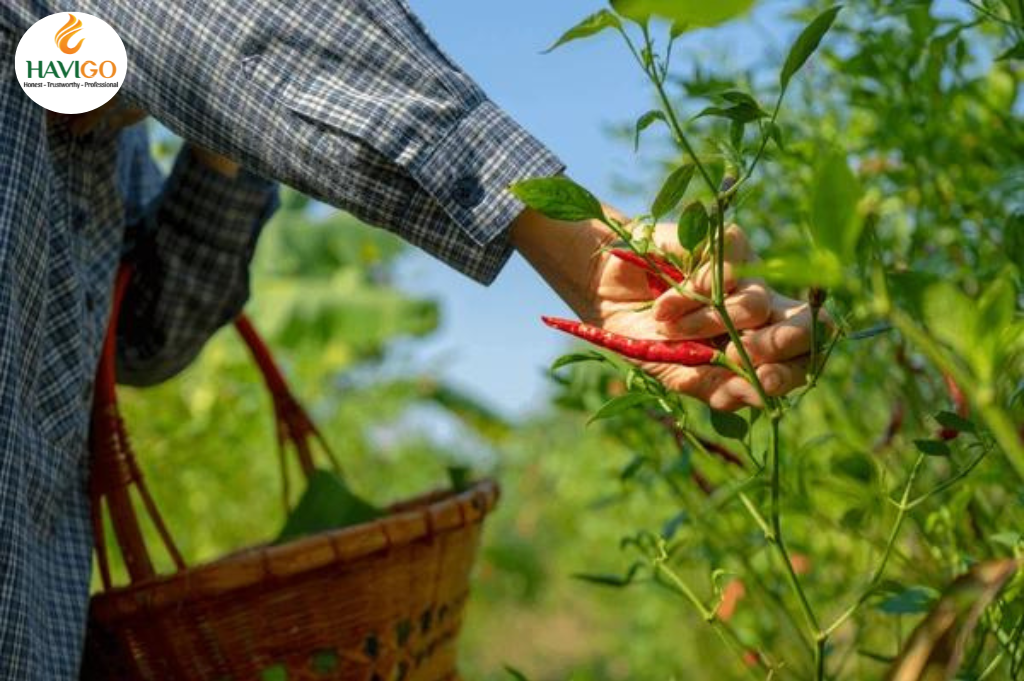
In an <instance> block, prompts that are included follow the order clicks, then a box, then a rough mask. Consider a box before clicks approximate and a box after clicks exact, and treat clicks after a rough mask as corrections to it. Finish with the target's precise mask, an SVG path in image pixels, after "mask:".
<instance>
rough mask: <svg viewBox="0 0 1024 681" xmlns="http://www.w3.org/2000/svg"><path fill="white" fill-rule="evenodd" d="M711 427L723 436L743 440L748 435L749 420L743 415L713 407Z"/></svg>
mask: <svg viewBox="0 0 1024 681" xmlns="http://www.w3.org/2000/svg"><path fill="white" fill-rule="evenodd" d="M710 411H711V427H712V428H714V429H715V432H716V433H718V434H719V435H721V436H722V437H725V438H729V439H731V440H742V439H743V438H745V437H746V436H747V421H746V419H744V418H743V417H742V416H739V415H737V414H733V413H732V412H728V411H719V410H717V409H711V410H710Z"/></svg>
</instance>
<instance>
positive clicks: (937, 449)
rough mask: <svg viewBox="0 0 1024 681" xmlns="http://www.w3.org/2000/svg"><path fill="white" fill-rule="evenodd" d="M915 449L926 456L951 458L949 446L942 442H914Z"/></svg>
mask: <svg viewBox="0 0 1024 681" xmlns="http://www.w3.org/2000/svg"><path fill="white" fill-rule="evenodd" d="M914 447H916V448H917V451H919V452H921V453H922V454H924V455H925V456H950V455H951V454H952V452H951V451H950V449H949V445H948V444H946V443H945V442H943V441H942V440H914Z"/></svg>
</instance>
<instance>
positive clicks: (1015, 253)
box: [1003, 213, 1024, 271]
mask: <svg viewBox="0 0 1024 681" xmlns="http://www.w3.org/2000/svg"><path fill="white" fill-rule="evenodd" d="M1003 251H1004V252H1005V253H1006V257H1007V259H1008V260H1009V261H1010V262H1011V263H1014V264H1015V265H1016V266H1017V269H1019V270H1021V271H1024V213H1014V214H1013V215H1011V216H1010V219H1009V220H1008V221H1007V223H1006V227H1005V228H1004V229H1003Z"/></svg>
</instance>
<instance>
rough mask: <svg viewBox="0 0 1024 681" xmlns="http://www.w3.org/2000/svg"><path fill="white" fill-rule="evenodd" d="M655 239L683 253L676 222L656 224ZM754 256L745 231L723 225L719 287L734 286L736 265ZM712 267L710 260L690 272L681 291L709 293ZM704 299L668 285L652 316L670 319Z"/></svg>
mask: <svg viewBox="0 0 1024 681" xmlns="http://www.w3.org/2000/svg"><path fill="white" fill-rule="evenodd" d="M654 241H655V244H657V245H658V247H659V248H661V249H662V250H664V251H666V252H669V253H676V254H683V253H684V251H683V249H682V247H681V246H679V240H678V238H677V237H676V227H675V225H667V224H661V225H658V227H657V229H656V230H655V232H654ZM753 259H754V252H753V251H752V250H751V248H750V243H749V242H748V241H747V237H746V235H745V234H744V233H743V230H741V229H740V228H739V227H738V226H737V225H729V226H728V227H726V229H725V263H724V266H723V268H722V288H723V290H724V292H725V293H726V294H729V293H732V292H733V291H734V290H735V289H736V286H737V278H736V266H737V265H740V264H742V263H746V262H750V261H751V260H753ZM714 278H715V268H714V266H713V265H712V264H711V263H708V264H705V265H702V266H701V267H700V268H699V269H698V270H697V271H696V272H695V273H694V274H693V276H691V277H689V278H688V279H687V280H686V282H684V283H683V285H682V288H683V290H684V291H690V292H692V293H697V294H699V295H702V296H704V297H709V296H711V292H712V290H713V286H714V284H713V282H714ZM702 305H703V303H701V302H700V301H699V300H694V299H693V298H691V297H690V296H687V295H686V294H685V293H681V292H679V291H677V290H675V289H671V290H669V291H666V292H665V293H664V294H662V295H661V296H660V297H659V298H658V300H657V301H656V302H655V305H654V317H655V319H657V320H658V321H660V322H669V321H672V320H675V319H678V318H680V317H682V316H683V315H685V314H688V313H689V312H692V311H693V310H696V309H697V308H699V307H701V306H702Z"/></svg>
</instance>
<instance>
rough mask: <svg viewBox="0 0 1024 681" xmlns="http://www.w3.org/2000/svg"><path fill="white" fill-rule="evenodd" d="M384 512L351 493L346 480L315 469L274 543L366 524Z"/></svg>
mask: <svg viewBox="0 0 1024 681" xmlns="http://www.w3.org/2000/svg"><path fill="white" fill-rule="evenodd" d="M382 515H383V513H382V512H381V511H380V510H379V509H377V508H375V507H373V506H371V505H370V504H369V503H367V502H366V501H364V500H362V499H361V498H359V497H358V496H356V495H355V494H353V493H352V491H351V490H350V489H349V488H348V485H346V484H345V481H344V480H342V479H341V478H340V477H338V476H337V475H335V474H334V473H332V472H331V471H325V470H317V471H314V472H313V474H312V475H311V476H310V477H309V482H308V483H307V484H306V491H305V492H303V494H302V498H300V499H299V503H297V504H296V505H295V508H294V509H292V511H291V513H289V514H288V519H287V520H286V521H285V525H284V529H283V530H281V534H280V535H278V537H277V539H276V540H275V543H278V544H280V543H283V542H287V541H290V540H292V539H297V538H299V537H303V536H306V535H310V534H316V533H318V532H325V531H327V530H334V529H338V528H342V527H349V526H351V525H359V524H360V523H367V522H370V521H371V520H376V519H377V518H380V517H381V516H382Z"/></svg>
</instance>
